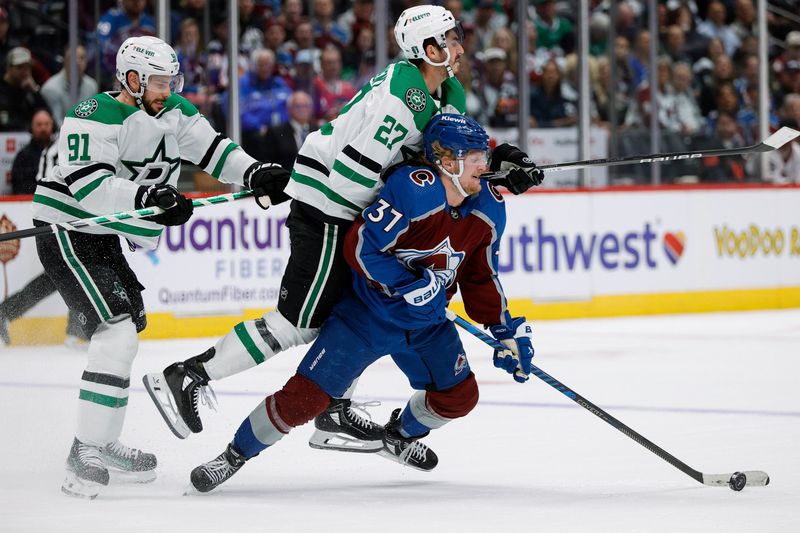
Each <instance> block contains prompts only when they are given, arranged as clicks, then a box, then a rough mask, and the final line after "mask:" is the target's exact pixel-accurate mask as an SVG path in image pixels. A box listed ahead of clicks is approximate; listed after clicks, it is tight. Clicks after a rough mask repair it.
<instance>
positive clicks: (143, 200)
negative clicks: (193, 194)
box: [134, 184, 194, 226]
mask: <svg viewBox="0 0 800 533" xmlns="http://www.w3.org/2000/svg"><path fill="white" fill-rule="evenodd" d="M134 205H136V208H137V209H141V208H143V207H160V208H162V209H164V212H163V213H161V214H160V215H153V216H151V217H147V220H152V221H153V222H155V223H157V224H161V225H163V226H180V225H181V224H185V223H186V221H187V220H189V218H191V216H192V213H193V212H194V204H192V201H191V200H190V199H188V198H186V197H185V196H184V195H182V194H181V193H179V192H178V189H176V188H175V187H173V186H172V185H166V184H162V185H151V186H149V187H145V186H142V187H139V192H138V193H137V194H136V201H135V202H134Z"/></svg>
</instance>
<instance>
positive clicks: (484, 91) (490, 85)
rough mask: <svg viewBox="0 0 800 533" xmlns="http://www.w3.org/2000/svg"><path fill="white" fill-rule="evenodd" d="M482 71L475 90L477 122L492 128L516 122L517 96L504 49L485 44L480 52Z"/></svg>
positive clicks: (509, 125)
mask: <svg viewBox="0 0 800 533" xmlns="http://www.w3.org/2000/svg"><path fill="white" fill-rule="evenodd" d="M483 63H484V73H483V77H482V78H481V80H480V82H478V86H477V90H476V94H477V96H478V98H480V100H481V102H482V103H483V111H484V113H483V115H482V116H481V119H482V120H481V122H483V123H488V124H489V125H490V126H492V127H495V128H507V127H512V126H516V124H517V109H518V108H519V98H518V94H517V82H516V79H515V77H514V74H513V73H512V72H511V71H510V70H509V69H508V63H507V58H506V53H505V51H503V50H502V49H500V48H489V49H488V50H486V51H485V52H484V53H483Z"/></svg>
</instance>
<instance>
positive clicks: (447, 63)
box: [422, 46, 455, 78]
mask: <svg viewBox="0 0 800 533" xmlns="http://www.w3.org/2000/svg"><path fill="white" fill-rule="evenodd" d="M442 49H443V50H444V53H445V58H444V61H441V62H439V63H434V62H433V61H431V59H430V58H429V57H428V54H425V55H423V56H422V59H423V60H424V61H425V62H426V63H427V64H429V65H431V66H433V67H446V68H447V77H448V78H454V77H455V73H454V72H453V67H451V66H450V49H449V48H447V47H446V46H445V47H444V48H442Z"/></svg>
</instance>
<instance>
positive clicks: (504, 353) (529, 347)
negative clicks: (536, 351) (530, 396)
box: [489, 316, 533, 383]
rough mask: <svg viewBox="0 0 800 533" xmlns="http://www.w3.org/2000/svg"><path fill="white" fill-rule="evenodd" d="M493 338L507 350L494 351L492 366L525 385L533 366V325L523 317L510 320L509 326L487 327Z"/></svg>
mask: <svg viewBox="0 0 800 533" xmlns="http://www.w3.org/2000/svg"><path fill="white" fill-rule="evenodd" d="M489 331H491V332H492V335H494V338H495V339H497V340H499V341H500V342H501V343H503V344H504V345H505V346H507V347H508V348H507V349H505V350H495V351H494V366H495V367H497V368H502V369H503V370H505V371H506V372H508V373H509V374H513V375H514V381H517V382H519V383H525V382H526V381H528V374H530V373H531V365H532V364H533V324H531V323H530V322H526V321H525V317H524V316H521V317H517V318H512V319H511V324H510V325H509V326H506V325H503V324H497V325H494V326H489Z"/></svg>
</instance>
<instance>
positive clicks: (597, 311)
mask: <svg viewBox="0 0 800 533" xmlns="http://www.w3.org/2000/svg"><path fill="white" fill-rule="evenodd" d="M509 307H510V308H511V310H512V313H513V314H514V315H525V316H527V317H528V318H530V319H532V320H556V319H567V318H598V317H613V316H631V315H658V314H675V313H706V312H715V311H749V310H759V309H786V308H791V307H800V287H783V288H771V289H750V290H731V291H698V292H677V293H658V294H623V295H614V296H596V297H594V298H592V299H591V300H582V301H570V302H563V301H562V302H536V303H534V302H532V301H530V300H525V299H513V300H509ZM453 309H454V310H455V311H456V312H458V313H463V311H464V306H463V305H462V304H461V303H460V302H455V303H453ZM264 311H265V310H263V309H251V310H247V311H245V312H244V313H242V314H241V315H220V316H193V317H176V316H175V315H173V314H172V313H148V314H147V322H148V325H147V329H145V330H144V331H143V332H142V334H141V335H140V338H141V339H170V338H181V337H220V336H222V335H224V334H225V333H227V332H228V331H229V330H230V329H231V328H232V327H233V326H235V325H236V324H237V323H239V322H241V321H242V320H249V319H253V318H258V317H260V316H261V315H263V313H264ZM65 327H66V317H42V318H38V317H31V318H25V317H23V318H20V319H19V320H16V321H14V322H13V323H11V324H10V325H9V333H10V335H11V339H12V342H13V344H16V345H21V344H55V343H60V342H63V340H64V330H65Z"/></svg>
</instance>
